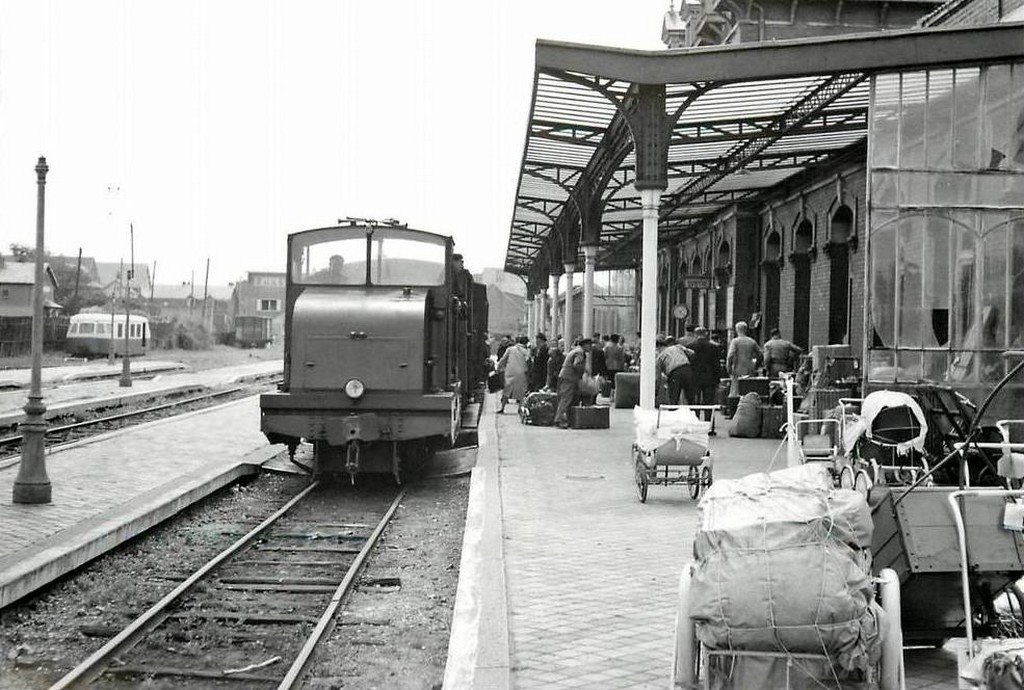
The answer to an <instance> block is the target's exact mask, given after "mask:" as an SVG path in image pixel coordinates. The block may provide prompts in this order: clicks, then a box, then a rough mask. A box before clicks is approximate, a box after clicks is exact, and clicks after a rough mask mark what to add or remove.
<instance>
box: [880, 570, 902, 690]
mask: <svg viewBox="0 0 1024 690" xmlns="http://www.w3.org/2000/svg"><path fill="white" fill-rule="evenodd" d="M878 580H879V584H880V586H879V599H881V600H882V610H883V611H884V612H885V621H886V627H885V628H884V630H883V633H884V634H883V635H882V659H881V668H880V669H879V670H880V671H881V673H880V674H879V675H880V678H879V684H878V687H879V690H900V688H902V687H904V681H905V677H904V676H905V672H904V668H903V625H902V623H901V621H900V578H899V576H898V575H897V574H896V571H895V570H893V569H892V568H883V569H882V571H881V572H880V573H878Z"/></svg>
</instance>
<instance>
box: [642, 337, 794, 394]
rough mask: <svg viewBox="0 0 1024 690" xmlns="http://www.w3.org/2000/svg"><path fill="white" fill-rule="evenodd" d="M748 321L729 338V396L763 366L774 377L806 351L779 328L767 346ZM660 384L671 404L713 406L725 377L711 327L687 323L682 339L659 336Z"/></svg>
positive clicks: (727, 367) (792, 366)
mask: <svg viewBox="0 0 1024 690" xmlns="http://www.w3.org/2000/svg"><path fill="white" fill-rule="evenodd" d="M748 331H749V328H748V326H747V323H746V322H745V321H739V322H737V323H736V326H735V334H736V335H735V337H733V338H732V340H730V341H729V348H728V351H727V353H726V356H725V367H724V371H725V373H726V374H728V376H729V378H730V379H731V382H730V387H729V396H730V397H735V396H738V395H739V379H740V378H742V377H744V376H752V375H755V374H757V373H759V372H760V371H762V368H763V371H764V373H765V374H766V375H767V376H768V377H769V378H773V379H777V378H778V377H779V375H780V374H781V373H782V372H785V371H793V370H794V369H795V368H796V364H797V362H798V361H799V358H800V355H801V354H803V350H801V349H800V348H799V347H797V346H796V345H794V344H793V343H791V342H789V341H788V340H785V339H783V337H782V334H781V332H780V331H779V329H778V328H774V329H772V331H771V337H770V338H769V339H768V340H767V341H766V342H765V343H764V345H763V346H761V345H758V343H757V341H756V340H754V339H753V338H751V337H750V335H749V334H748ZM655 347H656V352H657V360H656V364H655V371H656V372H657V376H658V382H659V385H664V386H665V388H666V389H667V390H666V395H667V398H668V403H669V404H672V405H676V404H684V405H714V404H715V398H716V395H717V389H718V383H719V380H720V378H721V377H722V372H723V367H722V359H721V353H722V347H721V345H720V344H719V343H718V342H716V341H715V340H713V339H712V338H711V337H710V333H709V332H708V329H706V328H704V327H703V326H696V327H695V328H693V329H692V331H691V330H690V329H689V328H688V329H687V334H686V336H685V337H683V338H681V339H679V340H678V341H677V340H676V339H675V338H673V337H672V336H659V337H658V340H657V342H656V344H655Z"/></svg>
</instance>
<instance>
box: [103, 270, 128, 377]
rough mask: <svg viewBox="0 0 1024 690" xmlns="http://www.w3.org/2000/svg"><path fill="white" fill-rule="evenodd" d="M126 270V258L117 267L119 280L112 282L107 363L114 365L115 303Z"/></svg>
mask: <svg viewBox="0 0 1024 690" xmlns="http://www.w3.org/2000/svg"><path fill="white" fill-rule="evenodd" d="M123 271H124V259H121V263H120V264H118V267H117V280H116V281H114V282H113V283H111V284H110V341H109V342H110V349H109V352H108V353H107V364H109V365H110V366H114V360H115V355H114V342H115V338H114V330H115V329H114V305H115V304H116V303H117V293H118V292H119V289H120V287H121V273H122V272H123Z"/></svg>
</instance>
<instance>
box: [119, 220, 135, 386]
mask: <svg viewBox="0 0 1024 690" xmlns="http://www.w3.org/2000/svg"><path fill="white" fill-rule="evenodd" d="M128 232H129V235H128V237H129V246H128V251H129V252H130V255H129V259H130V263H129V264H128V273H127V275H126V277H125V282H124V357H123V358H122V360H121V382H120V383H121V388H131V387H132V358H131V342H130V341H129V340H128V326H129V325H130V324H131V314H132V274H133V273H135V227H134V226H133V225H132V224H131V223H129V224H128Z"/></svg>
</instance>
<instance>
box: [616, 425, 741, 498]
mask: <svg viewBox="0 0 1024 690" xmlns="http://www.w3.org/2000/svg"><path fill="white" fill-rule="evenodd" d="M719 409H721V405H661V406H660V407H659V408H658V421H657V427H656V428H658V427H660V425H661V412H662V410H666V411H668V410H690V411H692V412H696V411H701V410H710V411H711V415H712V417H711V421H710V422H703V423H704V424H708V425H709V428H708V431H707V435H708V436H710V435H711V433H712V432H713V431H714V413H715V412H716V411H717V410H719ZM692 450H693V449H690V448H687V449H686V450H684V451H680V450H678V449H677V447H676V444H675V441H673V440H667V441H665V442H664V443H663V444H661V445H660V446H658V447H657V448H653V449H649V450H644V449H642V448H640V446H639V445H638V444H637V443H634V444H633V447H632V449H631V453H632V459H633V474H634V479H635V482H636V492H637V497H638V498H639V499H640V502H641V503H646V502H647V491H648V488H649V487H650V485H652V484H655V485H658V486H669V485H672V484H686V485H687V487H688V488H689V491H690V498H692V499H693V500H697V499H698V498H700V495H701V492H702V491H705V490H706V489H707V488H708V487H709V486H711V484H712V483H713V482H714V461H713V459H712V456H711V449H710V448H704V449H702V452H700V453H694V452H692ZM648 460H649V461H648Z"/></svg>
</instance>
